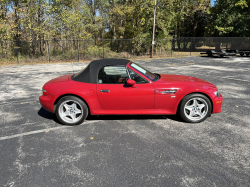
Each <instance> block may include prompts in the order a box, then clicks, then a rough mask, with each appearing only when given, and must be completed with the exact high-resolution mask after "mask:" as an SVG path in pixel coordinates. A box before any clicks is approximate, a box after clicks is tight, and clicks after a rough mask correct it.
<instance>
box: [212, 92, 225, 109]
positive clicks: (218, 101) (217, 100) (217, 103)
mask: <svg viewBox="0 0 250 187" xmlns="http://www.w3.org/2000/svg"><path fill="white" fill-rule="evenodd" d="M210 97H211V99H212V101H213V111H212V114H214V113H219V112H222V110H221V107H222V103H223V97H222V95H221V94H220V97H216V96H215V95H214V94H211V95H210Z"/></svg>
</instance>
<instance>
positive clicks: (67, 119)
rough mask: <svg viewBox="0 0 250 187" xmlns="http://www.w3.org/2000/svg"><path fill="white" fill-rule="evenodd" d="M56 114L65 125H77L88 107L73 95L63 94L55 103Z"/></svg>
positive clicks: (85, 114)
mask: <svg viewBox="0 0 250 187" xmlns="http://www.w3.org/2000/svg"><path fill="white" fill-rule="evenodd" d="M56 116H57V118H58V120H59V121H60V122H61V123H63V124H65V125H79V124H81V123H82V122H83V121H84V120H85V119H86V117H87V116H88V107H87V105H86V104H85V102H84V101H83V100H81V99H79V98H77V97H75V96H65V97H63V98H61V99H60V100H59V101H58V103H57V106H56Z"/></svg>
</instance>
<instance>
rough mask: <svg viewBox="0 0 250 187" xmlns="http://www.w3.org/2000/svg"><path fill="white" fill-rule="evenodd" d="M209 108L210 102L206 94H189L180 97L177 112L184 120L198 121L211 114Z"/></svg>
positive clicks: (189, 121)
mask: <svg viewBox="0 0 250 187" xmlns="http://www.w3.org/2000/svg"><path fill="white" fill-rule="evenodd" d="M211 110H212V105H211V102H210V100H209V99H208V98H207V97H206V96H204V95H202V94H190V95H187V96H185V97H184V98H183V99H182V101H181V104H180V108H179V114H180V116H181V118H182V119H183V120H184V121H185V122H188V123H199V122H202V121H204V120H205V119H206V118H207V117H208V116H210V115H211Z"/></svg>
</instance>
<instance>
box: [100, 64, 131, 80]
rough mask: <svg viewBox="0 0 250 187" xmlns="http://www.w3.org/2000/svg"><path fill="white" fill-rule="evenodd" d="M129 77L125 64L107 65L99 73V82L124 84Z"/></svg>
mask: <svg viewBox="0 0 250 187" xmlns="http://www.w3.org/2000/svg"><path fill="white" fill-rule="evenodd" d="M128 79H129V77H128V74H127V71H126V68H125V66H105V67H102V68H101V69H100V71H99V73H98V83H99V84H124V83H125V82H126V81H127V80H128Z"/></svg>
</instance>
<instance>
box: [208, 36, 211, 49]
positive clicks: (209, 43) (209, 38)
mask: <svg viewBox="0 0 250 187" xmlns="http://www.w3.org/2000/svg"><path fill="white" fill-rule="evenodd" d="M210 40H211V38H209V44H208V45H209V50H210Z"/></svg>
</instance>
